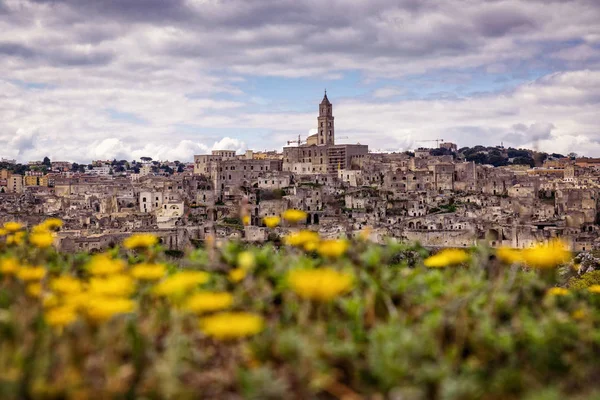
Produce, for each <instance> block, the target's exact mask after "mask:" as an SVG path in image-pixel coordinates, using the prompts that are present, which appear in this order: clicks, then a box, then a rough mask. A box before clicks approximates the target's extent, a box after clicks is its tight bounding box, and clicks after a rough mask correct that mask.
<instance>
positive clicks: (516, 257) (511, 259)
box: [496, 247, 523, 264]
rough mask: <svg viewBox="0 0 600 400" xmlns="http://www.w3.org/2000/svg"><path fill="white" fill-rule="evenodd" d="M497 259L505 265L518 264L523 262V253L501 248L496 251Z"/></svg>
mask: <svg viewBox="0 0 600 400" xmlns="http://www.w3.org/2000/svg"><path fill="white" fill-rule="evenodd" d="M496 257H498V259H499V260H500V261H502V262H503V263H505V264H518V263H520V262H523V256H522V254H521V251H519V250H517V249H512V248H510V247H500V248H499V249H498V250H496Z"/></svg>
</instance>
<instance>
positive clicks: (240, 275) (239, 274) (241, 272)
mask: <svg viewBox="0 0 600 400" xmlns="http://www.w3.org/2000/svg"><path fill="white" fill-rule="evenodd" d="M227 277H228V278H229V280H230V281H231V282H233V283H237V282H239V281H241V280H242V279H244V278H245V277H246V270H245V269H243V268H235V269H232V270H231V271H229V273H228V274H227Z"/></svg>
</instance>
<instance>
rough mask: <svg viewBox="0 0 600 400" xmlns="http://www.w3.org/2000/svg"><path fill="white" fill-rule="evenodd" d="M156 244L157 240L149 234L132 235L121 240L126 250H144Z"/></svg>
mask: <svg viewBox="0 0 600 400" xmlns="http://www.w3.org/2000/svg"><path fill="white" fill-rule="evenodd" d="M156 244H158V238H157V237H156V236H155V235H151V234H149V233H141V234H137V235H132V236H129V237H128V238H127V239H125V240H123V247H125V248H126V249H145V248H148V247H152V246H154V245H156Z"/></svg>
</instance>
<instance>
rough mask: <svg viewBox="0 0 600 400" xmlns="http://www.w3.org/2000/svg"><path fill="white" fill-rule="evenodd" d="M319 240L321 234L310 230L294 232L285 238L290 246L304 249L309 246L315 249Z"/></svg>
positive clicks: (285, 241)
mask: <svg viewBox="0 0 600 400" xmlns="http://www.w3.org/2000/svg"><path fill="white" fill-rule="evenodd" d="M319 240H320V238H319V234H318V233H317V232H313V231H309V230H302V231H300V232H294V233H291V234H289V235H287V236H285V237H284V238H283V241H284V243H285V244H287V245H288V246H295V247H303V248H305V249H306V247H307V246H313V245H314V247H313V249H315V248H316V246H317V243H319Z"/></svg>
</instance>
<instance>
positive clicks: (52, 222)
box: [41, 218, 63, 231]
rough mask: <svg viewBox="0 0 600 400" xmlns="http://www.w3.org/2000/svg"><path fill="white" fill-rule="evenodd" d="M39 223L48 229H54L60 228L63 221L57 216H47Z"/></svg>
mask: <svg viewBox="0 0 600 400" xmlns="http://www.w3.org/2000/svg"><path fill="white" fill-rule="evenodd" d="M41 225H42V226H44V227H45V228H46V229H48V230H51V231H54V230H57V229H59V228H61V227H62V226H63V222H62V221H61V220H60V219H58V218H48V219H47V220H45V221H44V222H42V224H41Z"/></svg>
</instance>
